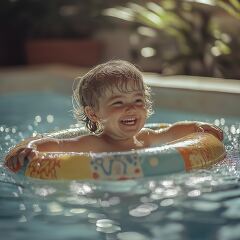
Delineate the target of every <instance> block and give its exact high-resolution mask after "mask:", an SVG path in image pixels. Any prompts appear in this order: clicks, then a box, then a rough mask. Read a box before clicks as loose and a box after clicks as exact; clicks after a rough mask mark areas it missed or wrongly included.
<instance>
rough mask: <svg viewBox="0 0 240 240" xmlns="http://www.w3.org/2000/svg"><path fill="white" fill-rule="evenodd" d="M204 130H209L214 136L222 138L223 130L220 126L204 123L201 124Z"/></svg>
mask: <svg viewBox="0 0 240 240" xmlns="http://www.w3.org/2000/svg"><path fill="white" fill-rule="evenodd" d="M201 127H202V128H203V129H204V131H205V132H209V133H211V134H213V135H214V136H216V137H217V138H218V139H219V140H221V141H222V140H223V131H222V129H221V128H219V127H217V126H215V125H204V126H201Z"/></svg>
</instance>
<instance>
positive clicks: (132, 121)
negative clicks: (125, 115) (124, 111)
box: [122, 118, 136, 125]
mask: <svg viewBox="0 0 240 240" xmlns="http://www.w3.org/2000/svg"><path fill="white" fill-rule="evenodd" d="M135 120H136V119H135V118H129V119H125V120H122V122H123V123H124V124H128V125H132V124H134V123H135Z"/></svg>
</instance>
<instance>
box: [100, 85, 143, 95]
mask: <svg viewBox="0 0 240 240" xmlns="http://www.w3.org/2000/svg"><path fill="white" fill-rule="evenodd" d="M142 92H144V89H143V88H142V87H140V86H136V85H133V84H128V85H127V86H125V87H119V86H114V85H112V86H111V87H108V88H106V89H104V91H103V92H102V94H101V95H103V96H107V97H111V96H114V95H121V94H130V93H136V94H138V93H142Z"/></svg>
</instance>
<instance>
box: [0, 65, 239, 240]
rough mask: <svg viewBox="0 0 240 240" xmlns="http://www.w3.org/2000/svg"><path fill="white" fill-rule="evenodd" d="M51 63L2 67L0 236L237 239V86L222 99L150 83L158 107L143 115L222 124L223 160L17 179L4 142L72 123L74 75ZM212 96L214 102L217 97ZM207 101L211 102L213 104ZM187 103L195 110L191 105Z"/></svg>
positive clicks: (223, 93)
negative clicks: (116, 174) (145, 173)
mask: <svg viewBox="0 0 240 240" xmlns="http://www.w3.org/2000/svg"><path fill="white" fill-rule="evenodd" d="M50 70H51V71H50ZM50 70H49V68H48V69H47V70H46V69H44V71H43V70H35V71H31V72H25V71H24V72H19V71H17V72H16V73H11V74H7V73H4V74H2V75H1V74H0V84H1V88H0V89H1V90H0V91H1V95H0V154H1V169H0V188H1V192H0V229H1V230H2V231H1V238H3V239H24V240H25V239H31V238H34V239H50V240H51V239H53V240H55V239H64V240H65V239H84V240H85V239H121V240H125V239H128V240H129V239H138V240H149V239H164V240H167V239H184V240H185V239H199V240H200V239H201V240H202V239H221V240H223V239H231V240H233V239H239V236H240V230H239V229H240V188H239V177H240V176H239V174H240V156H239V143H240V141H239V131H240V130H239V127H240V120H239V114H238V111H239V109H238V107H237V106H236V105H237V103H238V102H235V101H236V99H237V96H238V95H237V93H232V94H231V93H229V96H226V95H227V93H226V92H221V91H219V90H218V91H217V90H216V89H215V91H213V90H211V91H210V92H209V91H207V92H201V91H203V89H202V90H201V89H198V90H197V89H186V88H185V89H179V90H178V89H177V88H176V85H175V87H172V88H171V87H170V86H165V88H164V87H162V88H159V87H155V88H153V93H154V94H155V100H156V101H155V112H156V114H155V115H154V116H152V117H151V118H150V119H149V122H174V121H178V120H185V119H189V120H191V119H192V120H204V121H209V122H215V123H216V124H218V125H220V126H222V127H223V129H224V131H225V142H226V144H227V149H228V158H227V159H226V161H225V163H223V164H221V165H217V166H214V167H213V168H211V169H208V170H206V169H204V170H198V171H194V172H191V173H180V174H174V175H167V176H162V177H155V178H148V179H138V180H131V181H123V182H104V181H102V182H94V181H41V180H35V179H27V178H22V177H20V176H18V175H15V174H12V173H10V172H8V171H7V170H6V169H4V168H3V167H2V161H3V156H4V154H5V153H6V151H7V150H8V148H9V147H10V146H12V145H14V144H15V143H16V142H18V141H19V140H21V139H22V138H23V137H26V136H29V135H34V134H36V132H48V131H52V130H57V129H62V128H68V127H69V126H71V125H74V124H75V122H74V120H73V118H72V113H71V96H70V92H71V81H70V82H69V81H68V77H67V76H66V74H65V75H64V74H63V72H61V71H63V70H62V69H60V72H61V74H55V73H54V71H52V69H50ZM58 70H59V69H58ZM57 72H59V71H57ZM64 73H65V72H64ZM71 74H72V73H71ZM74 74H75V73H74ZM149 81H152V80H151V79H150V80H149ZM162 81H163V80H162ZM162 84H164V83H162ZM198 87H199V86H198ZM209 88H211V87H209ZM234 89H235V88H234ZM225 91H226V89H225ZM211 93H212V95H211ZM201 94H204V101H206V102H207V101H211V98H212V97H213V96H214V94H216V96H220V95H222V98H221V99H224V98H225V101H226V102H227V103H226V106H224V105H223V104H221V105H220V106H218V107H216V109H211V108H210V107H209V106H206V105H204V104H203V103H202V102H201V101H202V100H201V99H202V97H203V96H201ZM230 95H231V96H230ZM195 96H197V97H195ZM163 97H164V99H163V101H160V100H161V99H162V98H163ZM189 97H190V100H191V101H190V100H189ZM238 97H239V96H238ZM166 98H169V101H167V100H166ZM185 98H188V102H187V103H186V102H185V103H184V101H185V100H184V99H185ZM217 98H218V99H219V97H217ZM174 99H175V100H174ZM173 100H174V101H173ZM180 100H181V102H180ZM219 101H220V100H219ZM221 101H223V102H224V100H221ZM164 102H167V103H166V104H164ZM189 102H191V104H189ZM212 102H216V104H219V102H217V101H216V99H212ZM234 102H235V105H234ZM198 104H199V105H198ZM211 104H212V106H211V107H213V104H214V103H209V105H211ZM186 105H187V106H186ZM184 106H186V108H185V109H184ZM201 106H202V107H201ZM203 106H204V107H203ZM229 106H231V109H230V107H229ZM193 107H194V108H195V110H191V108H193ZM196 108H197V109H196ZM234 108H235V110H234ZM209 111H210V112H209Z"/></svg>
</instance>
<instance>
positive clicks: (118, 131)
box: [95, 83, 147, 139]
mask: <svg viewBox="0 0 240 240" xmlns="http://www.w3.org/2000/svg"><path fill="white" fill-rule="evenodd" d="M130 87H131V83H130ZM98 104H99V107H98V109H97V110H96V111H95V114H96V116H97V118H98V119H99V121H100V122H101V124H102V126H103V134H107V135H109V136H111V137H112V138H114V139H127V138H130V137H133V136H135V135H136V134H137V133H138V132H139V131H140V130H141V129H142V128H143V126H144V124H145V121H146V118H147V110H146V108H145V97H144V92H143V91H142V90H132V91H130V92H127V93H124V92H121V91H120V90H118V89H117V88H114V89H113V91H111V90H106V92H105V94H103V96H101V97H100V98H99V102H98Z"/></svg>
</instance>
